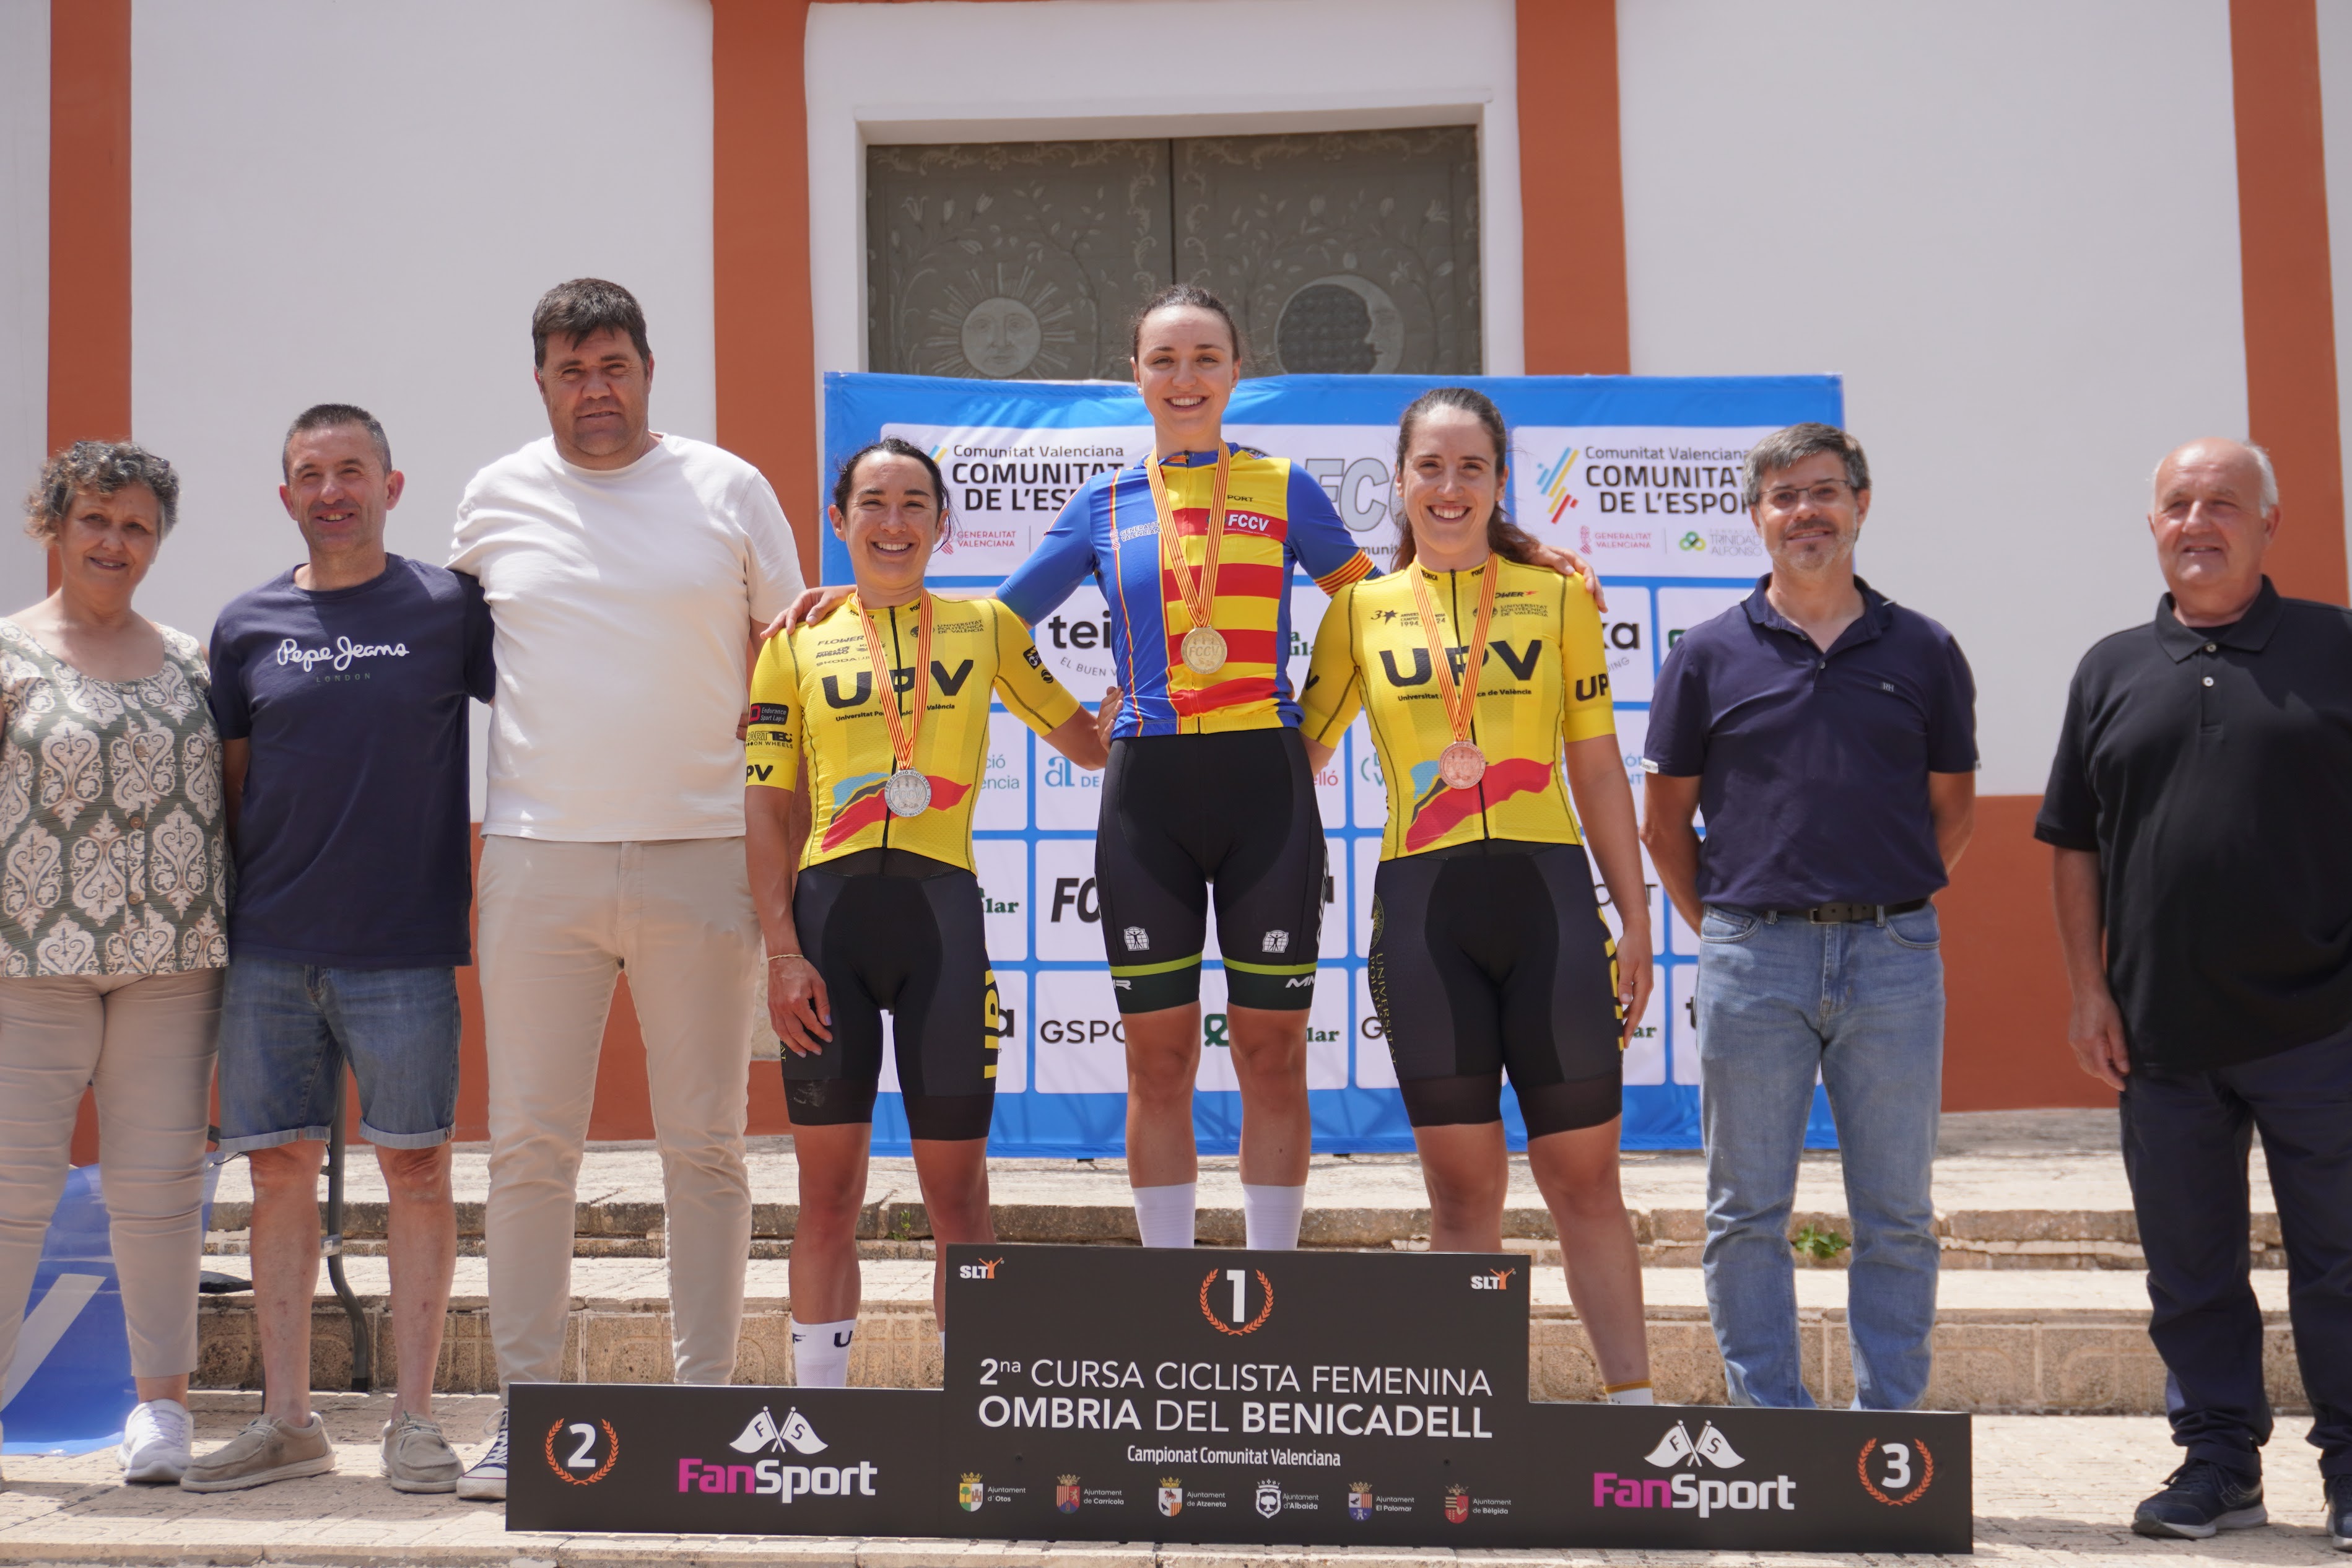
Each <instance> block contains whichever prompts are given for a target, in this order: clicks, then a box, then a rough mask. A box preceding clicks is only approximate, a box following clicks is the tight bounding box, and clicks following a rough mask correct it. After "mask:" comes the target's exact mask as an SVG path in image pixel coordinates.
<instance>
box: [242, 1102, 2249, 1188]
mask: <svg viewBox="0 0 2352 1568" xmlns="http://www.w3.org/2000/svg"><path fill="white" fill-rule="evenodd" d="M353 1154H354V1158H353V1159H352V1162H351V1166H350V1193H351V1196H352V1199H353V1200H355V1201H361V1202H381V1201H383V1179H382V1178H381V1177H380V1176H379V1175H378V1173H377V1172H376V1168H375V1162H374V1160H373V1158H371V1157H370V1156H369V1155H368V1153H367V1152H366V1151H365V1150H364V1149H354V1151H353ZM749 1157H750V1163H751V1191H752V1196H753V1198H754V1199H755V1200H756V1201H758V1202H761V1203H790V1202H792V1201H793V1196H794V1180H795V1167H794V1164H793V1142H792V1140H791V1139H790V1138H754V1139H752V1140H751V1146H750V1152H749ZM488 1164H489V1152H488V1146H487V1145H484V1144H478V1143H477V1144H466V1145H462V1146H460V1147H459V1149H458V1150H457V1179H456V1184H457V1196H458V1198H459V1199H460V1200H461V1201H471V1202H479V1201H480V1200H481V1199H482V1197H483V1195H484V1194H487V1193H488V1190H489V1171H488ZM1201 1166H1202V1170H1201V1203H1202V1206H1203V1207H1225V1208H1237V1207H1239V1206H1240V1204H1241V1174H1240V1172H1239V1170H1238V1168H1237V1163H1236V1162H1235V1161H1234V1160H1233V1159H1232V1158H1230V1157H1228V1158H1222V1159H1215V1158H1213V1159H1205V1160H1203V1161H1202V1162H1201ZM245 1173H246V1167H245V1163H244V1162H242V1161H232V1162H230V1163H229V1164H228V1165H227V1166H226V1167H224V1169H223V1170H222V1173H221V1184H220V1193H219V1197H220V1200H221V1201H223V1202H244V1201H247V1199H249V1198H250V1196H251V1192H250V1189H249V1188H248V1186H247V1182H246V1174H245ZM2252 1175H2253V1184H2254V1192H2253V1206H2254V1208H2255V1209H2256V1210H2258V1211H2263V1212H2267V1211H2269V1210H2271V1209H2272V1208H2273V1207H2274V1206H2275V1205H2273V1202H2272V1199H2271V1194H2270V1184H2269V1179H2268V1175H2267V1173H2266V1171H2265V1168H2264V1166H2263V1157H2262V1152H2261V1150H2260V1148H2259V1147H2257V1148H2256V1150H2255V1152H2254V1157H2253V1171H2252ZM1622 1179H1623V1183H1624V1187H1625V1201H1626V1203H1627V1204H1628V1205H1631V1206H1633V1207H1634V1208H1637V1209H1648V1208H1698V1207H1702V1206H1704V1204H1705V1194H1706V1173H1705V1168H1704V1165H1703V1163H1702V1162H1701V1160H1700V1157H1699V1155H1698V1154H1697V1153H1696V1152H1684V1151H1668V1152H1656V1153H1642V1152H1634V1153H1628V1154H1627V1155H1626V1156H1625V1157H1624V1166H1623V1173H1622ZM989 1182H990V1189H991V1196H992V1198H993V1199H994V1200H995V1202H997V1203H998V1204H1000V1205H1010V1204H1069V1205H1093V1204H1125V1203H1126V1202H1127V1201H1128V1198H1127V1192H1128V1188H1127V1166H1126V1163H1125V1162H1124V1161H1119V1160H1100V1161H1088V1160H993V1161H991V1162H990V1164H989ZM918 1195H919V1194H918V1193H917V1191H916V1187H915V1173H914V1163H913V1162H912V1161H908V1160H877V1161H875V1162H874V1167H873V1175H872V1178H871V1180H870V1181H869V1183H868V1185H867V1188H866V1197H867V1199H868V1200H869V1201H871V1202H875V1203H883V1202H887V1201H889V1200H890V1199H892V1198H893V1197H896V1198H898V1199H900V1200H906V1201H912V1200H913V1199H915V1198H916V1197H917V1196H918ZM580 1197H581V1201H583V1202H584V1203H594V1202H614V1203H617V1202H646V1203H658V1202H660V1201H661V1161H660V1158H659V1156H658V1155H657V1154H656V1153H655V1152H654V1148H653V1145H651V1144H650V1143H598V1144H592V1145H590V1146H589V1152H588V1156H587V1159H586V1161H585V1163H583V1166H582V1168H581V1173H580ZM1509 1201H1510V1202H1511V1203H1512V1204H1513V1205H1522V1204H1539V1203H1540V1202H1541V1201H1542V1200H1541V1199H1540V1198H1539V1197H1538V1195H1537V1194H1536V1190H1535V1184H1534V1183H1533V1182H1532V1181H1531V1180H1530V1179H1529V1178H1528V1172H1527V1161H1526V1160H1525V1158H1524V1157H1522V1158H1520V1159H1517V1160H1515V1161H1513V1162H1512V1188H1511V1196H1510V1200H1509ZM1426 1202H1427V1199H1426V1198H1425V1196H1424V1195H1423V1189H1422V1184H1421V1167H1420V1164H1419V1163H1418V1162H1417V1161H1416V1160H1415V1159H1414V1158H1413V1156H1412V1155H1410V1154H1360V1155H1355V1156H1352V1157H1351V1156H1347V1155H1333V1154H1318V1155H1317V1156H1316V1157H1315V1161H1314V1169H1313V1173H1312V1175H1311V1176H1310V1177H1309V1178H1308V1181H1307V1203H1308V1205H1310V1206H1314V1207H1330V1208H1357V1207H1364V1208H1392V1207H1404V1208H1411V1207H1416V1206H1419V1205H1423V1204H1424V1203H1426ZM1936 1204H1937V1207H1938V1208H1941V1209H1945V1210H1957V1209H2128V1208H2130V1207H2131V1193H2130V1189H2129V1188H2128V1187H2127V1186H2126V1184H2125V1181H2124V1169H2123V1157H2122V1155H2121V1154H2120V1153H2119V1152H2117V1148H2116V1116H2115V1112H2113V1111H2111V1110H2017V1111H1981V1112H1954V1113H1950V1114H1948V1115H1946V1116H1945V1118H1944V1125H1943V1132H1942V1136H1941V1138H1940V1140H1939V1141H1938V1145H1937V1158H1936ZM1797 1207H1798V1208H1799V1209H1801V1210H1821V1211H1827V1212H1832V1213H1834V1212H1839V1211H1843V1209H1844V1207H1845V1189H1844V1186H1843V1180H1842V1177H1841V1173H1840V1167H1839V1165H1838V1158H1837V1155H1836V1154H1835V1153H1834V1152H1820V1153H1812V1154H1808V1155H1806V1156H1805V1159H1804V1165H1803V1169H1802V1171H1801V1173H1800V1176H1799V1181H1798V1190H1797Z"/></svg>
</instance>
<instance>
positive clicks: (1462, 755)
mask: <svg viewBox="0 0 2352 1568" xmlns="http://www.w3.org/2000/svg"><path fill="white" fill-rule="evenodd" d="M1500 568H1501V561H1500V558H1499V557H1497V556H1495V555H1493V554H1489V555H1488V556H1487V557H1486V571H1485V573H1484V574H1481V575H1480V577H1479V581H1478V619H1477V621H1476V623H1475V626H1473V628H1472V630H1471V633H1470V645H1469V647H1465V648H1464V649H1463V650H1462V652H1463V660H1462V683H1461V686H1460V687H1459V688H1458V689H1457V688H1456V687H1455V685H1454V655H1453V652H1452V650H1451V649H1449V648H1448V647H1446V646H1445V639H1444V638H1443V637H1439V636H1438V635H1437V605H1436V603H1435V601H1433V599H1431V598H1430V596H1429V584H1428V583H1427V582H1426V581H1424V580H1423V574H1422V569H1421V566H1420V565H1419V563H1415V564H1413V565H1412V566H1408V567H1406V568H1405V570H1406V571H1408V572H1410V573H1412V602H1413V605H1414V607H1415V608H1417V609H1418V610H1420V612H1421V635H1422V636H1423V638H1425V639H1426V640H1427V641H1428V643H1429V660H1430V663H1431V664H1432V665H1433V667H1434V668H1435V669H1436V671H1437V694H1438V696H1439V697H1440V698H1441V699H1442V700H1444V703H1445V717H1446V718H1447V719H1448V720H1449V721H1452V723H1453V725H1454V743H1453V744H1452V745H1450V746H1448V747H1446V748H1445V749H1444V751H1442V752H1438V753H1437V776H1438V777H1439V778H1440V779H1442V780H1444V784H1445V787H1446V788H1448V789H1475V788H1477V787H1478V781H1479V780H1480V779H1482V778H1485V777H1486V752H1483V751H1480V750H1479V749H1478V743H1477V742H1475V741H1473V740H1472V739H1471V738H1470V731H1471V726H1472V724H1473V723H1474V722H1475V720H1476V718H1477V713H1478V668H1479V666H1480V665H1482V664H1484V663H1485V662H1486V628H1487V627H1488V626H1491V625H1493V624H1494V620H1495V579H1496V575H1497V574H1498V573H1499V571H1500Z"/></svg>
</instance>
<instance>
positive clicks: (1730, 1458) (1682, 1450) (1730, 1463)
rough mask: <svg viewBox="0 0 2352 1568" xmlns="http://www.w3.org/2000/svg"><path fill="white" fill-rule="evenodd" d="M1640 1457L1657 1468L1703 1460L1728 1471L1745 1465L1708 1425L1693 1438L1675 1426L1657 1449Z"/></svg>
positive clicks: (1677, 1425) (1726, 1440)
mask: <svg viewBox="0 0 2352 1568" xmlns="http://www.w3.org/2000/svg"><path fill="white" fill-rule="evenodd" d="M1642 1457H1643V1458H1644V1459H1645V1460H1647V1461H1648V1462H1649V1463H1651V1464H1653V1465H1656V1466H1658V1467H1659V1468H1669V1467H1671V1466H1675V1465H1696V1464H1697V1463H1698V1462H1699V1461H1700V1460H1701V1459H1705V1460H1706V1462H1707V1463H1708V1464H1710V1465H1713V1466H1714V1467H1716V1468H1717V1469H1721V1470H1729V1469H1735V1468H1738V1467H1739V1466H1741V1465H1744V1464H1746V1463H1747V1462H1748V1461H1747V1460H1745V1459H1743V1458H1740V1457H1739V1451H1738V1449H1736V1448H1734V1447H1732V1446H1731V1439H1730V1438H1728V1437H1727V1436H1724V1435H1723V1434H1722V1433H1720V1432H1718V1431H1717V1430H1716V1429H1715V1423H1714V1422H1712V1421H1710V1422H1708V1423H1707V1424H1706V1426H1702V1427H1700V1428H1699V1434H1698V1436H1696V1437H1693V1436H1691V1435H1690V1428H1689V1427H1687V1426H1684V1425H1683V1424H1682V1423H1681V1422H1679V1421H1677V1422H1675V1424H1674V1426H1673V1428H1672V1429H1671V1430H1669V1431H1668V1432H1667V1433H1666V1435H1665V1436H1664V1437H1661V1438H1659V1439H1658V1446H1657V1447H1654V1448H1653V1449H1651V1450H1650V1451H1649V1452H1648V1453H1647V1454H1644V1455H1643V1456H1642Z"/></svg>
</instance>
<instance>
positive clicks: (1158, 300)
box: [1127, 283, 1243, 368]
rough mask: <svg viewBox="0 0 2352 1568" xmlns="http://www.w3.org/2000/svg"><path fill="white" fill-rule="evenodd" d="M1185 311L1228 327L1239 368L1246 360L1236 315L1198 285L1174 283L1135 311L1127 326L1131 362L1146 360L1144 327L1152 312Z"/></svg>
mask: <svg viewBox="0 0 2352 1568" xmlns="http://www.w3.org/2000/svg"><path fill="white" fill-rule="evenodd" d="M1182 308H1190V309H1192V310H1206V311H1208V312H1209V313H1210V314H1211V315H1213V316H1216V317H1218V318H1219V319H1221V320H1222V321H1223V322H1224V323H1225V336H1226V337H1228V338H1230V339H1231V340H1232V341H1233V345H1234V365H1235V367H1236V368H1238V367H1239V366H1240V364H1241V363H1242V358H1243V350H1242V329H1241V327H1240V325H1239V323H1237V322H1236V321H1234V313H1233V311H1231V310H1227V309H1226V308H1225V302H1224V301H1223V300H1220V299H1218V298H1217V297H1216V296H1215V295H1214V294H1212V293H1210V292H1209V291H1208V290H1207V289H1203V288H1202V287H1201V286H1200V285H1199V284H1197V283H1171V284H1170V285H1169V286H1168V287H1167V288H1165V289H1161V290H1160V292H1159V293H1157V294H1154V295H1153V296H1151V298H1150V299H1149V300H1145V301H1144V302H1143V309H1141V310H1138V311H1136V313H1135V320H1134V321H1130V322H1129V324H1128V344H1127V353H1128V358H1129V360H1130V361H1132V360H1139V359H1141V358H1142V357H1143V323H1144V322H1145V321H1147V320H1149V319H1150V316H1151V314H1152V312H1153V311H1155V310H1177V309H1182Z"/></svg>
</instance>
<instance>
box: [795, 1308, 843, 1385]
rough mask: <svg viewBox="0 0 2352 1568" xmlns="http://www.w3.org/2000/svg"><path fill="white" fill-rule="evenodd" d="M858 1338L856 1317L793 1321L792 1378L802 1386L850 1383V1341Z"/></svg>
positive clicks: (796, 1319)
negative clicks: (820, 1320)
mask: <svg viewBox="0 0 2352 1568" xmlns="http://www.w3.org/2000/svg"><path fill="white" fill-rule="evenodd" d="M856 1337H857V1320H856V1319H855V1318H844V1319H842V1320H841V1321H839V1322H837V1323H803V1322H802V1321H800V1320H799V1319H798V1318H794V1319H793V1382H795V1383H796V1384H799V1385H800V1386H801V1387H803V1388H846V1387H848V1386H849V1342H850V1341H852V1340H854V1339H856Z"/></svg>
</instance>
